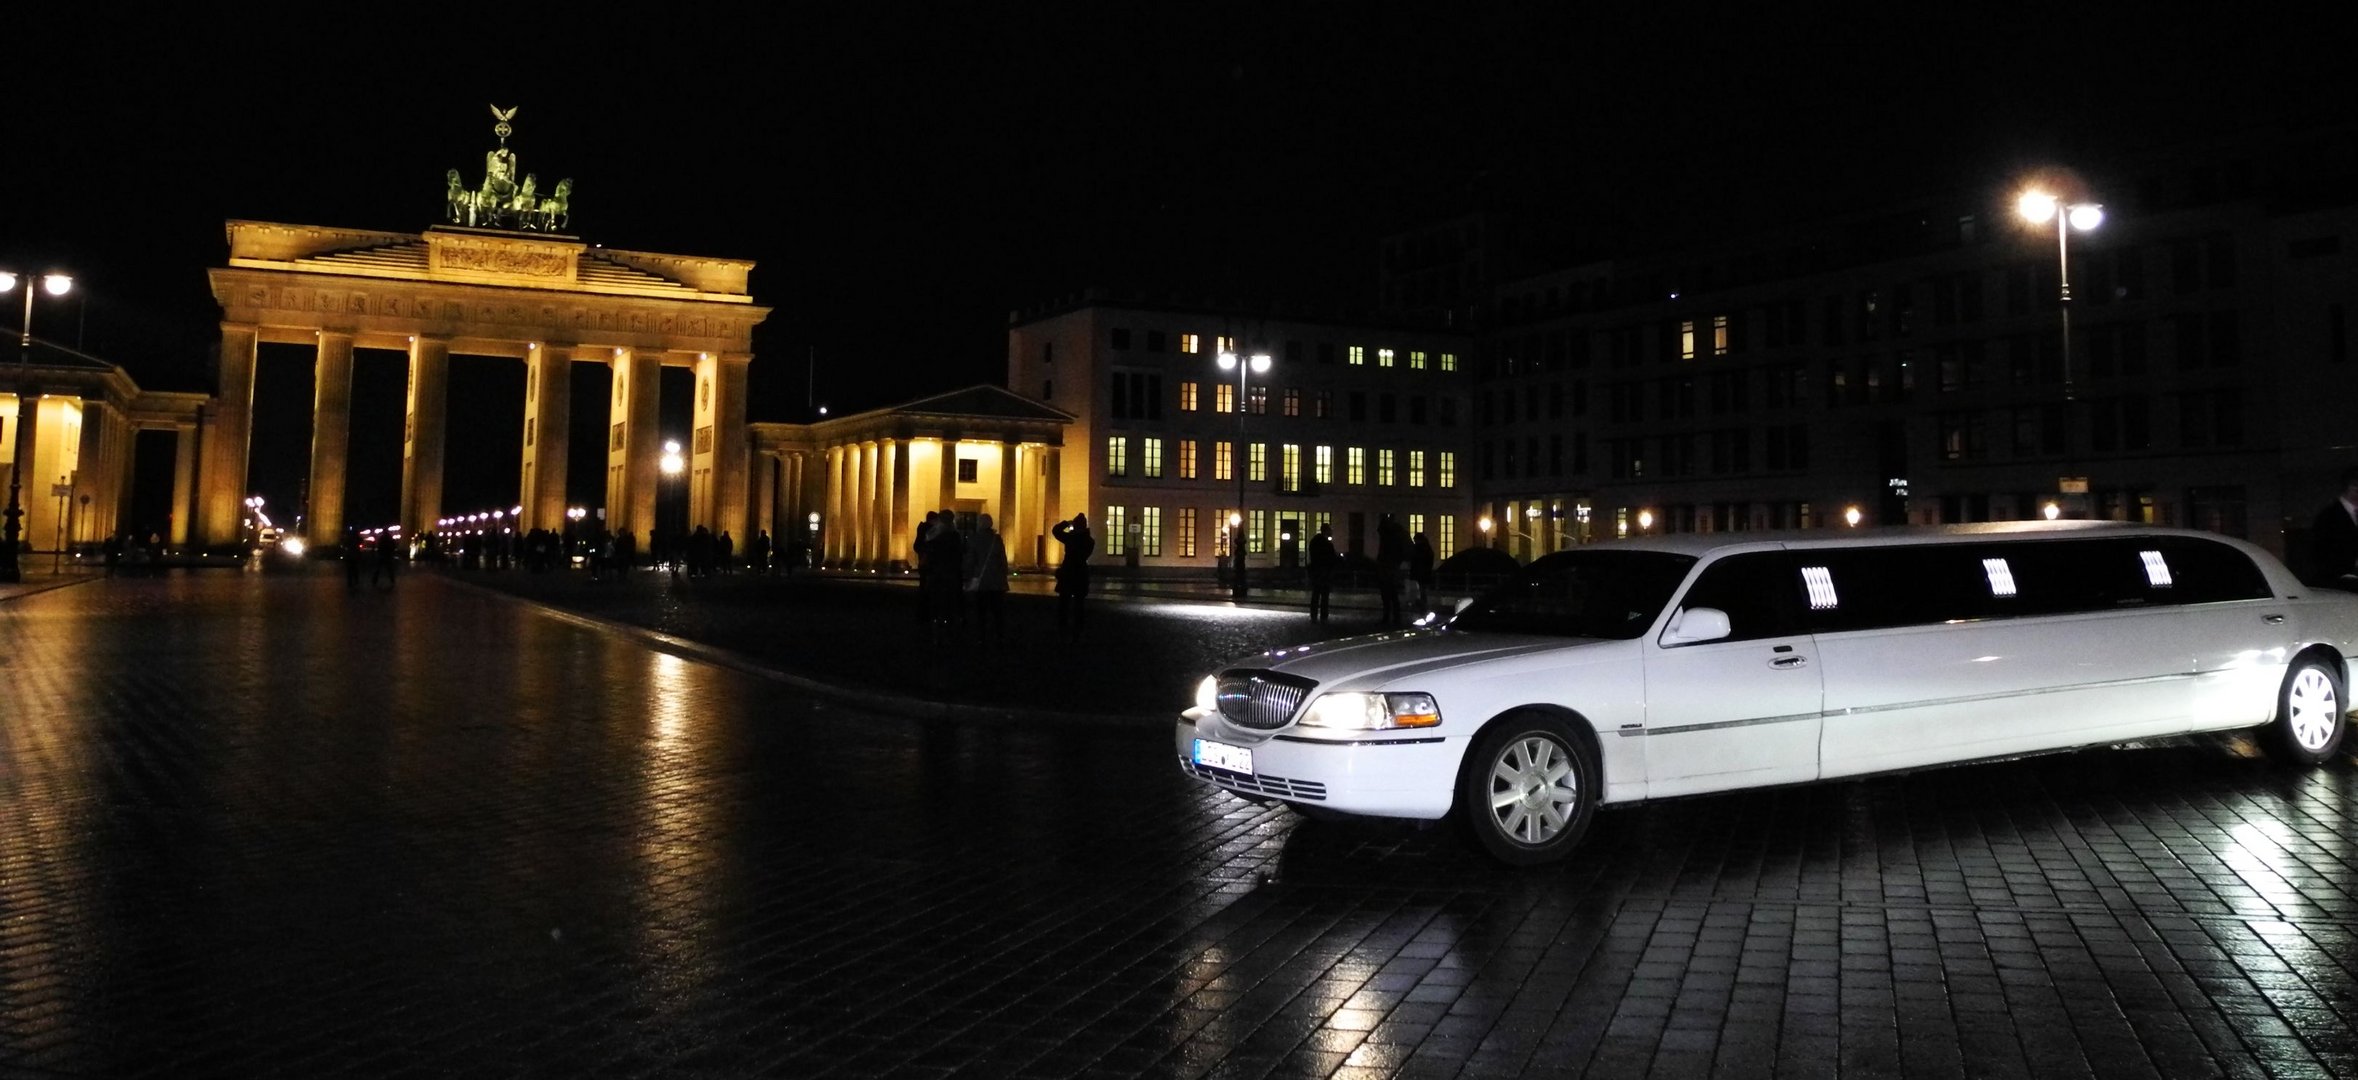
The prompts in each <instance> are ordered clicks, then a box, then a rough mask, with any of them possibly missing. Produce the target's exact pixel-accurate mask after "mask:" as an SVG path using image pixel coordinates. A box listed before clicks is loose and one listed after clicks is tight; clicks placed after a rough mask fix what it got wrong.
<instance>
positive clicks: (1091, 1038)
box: [0, 572, 2358, 1078]
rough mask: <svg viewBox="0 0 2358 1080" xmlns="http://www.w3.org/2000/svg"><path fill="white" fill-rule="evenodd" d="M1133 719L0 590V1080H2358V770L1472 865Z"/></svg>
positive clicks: (2090, 774) (500, 632)
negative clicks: (944, 701)
mask: <svg viewBox="0 0 2358 1080" xmlns="http://www.w3.org/2000/svg"><path fill="white" fill-rule="evenodd" d="M1169 758H1170V752H1169V749H1168V733H1167V731H1166V730H1164V729H1161V728H1159V727H1151V728H1150V727H1144V726H1138V727H1131V726H1120V725H1085V724H1063V723H1036V724H1011V723H1004V722H976V723H960V722H948V721H938V720H933V721H929V720H915V719H903V718H895V717H892V716H886V715H877V714H873V713H870V712H867V711H863V710H857V709H850V708H846V707H843V706H841V705H838V704H830V703H828V702H826V701H823V700H818V699H814V698H812V697H811V696H809V695H807V694H805V693H803V692H801V691H799V690H796V689H794V688H793V687H791V686H789V685H787V684H785V683H781V682H779V681H777V680H774V679H767V678H763V677H760V676H758V675H755V674H749V673H746V672H744V671H741V670H736V669H732V668H727V667H721V666H714V665H709V664H704V663H699V662H695V661H692V660H687V659H682V658H680V657H679V656H677V655H673V654H672V653H669V652H665V651H659V650H654V649H650V648H647V647H646V646H644V645H643V644H641V643H640V642H639V641H638V640H636V639H635V638H632V637H630V636H627V635H621V634H616V633H610V632H604V631H600V630H597V629H594V628H589V627H585V626H582V625H580V624H579V623H576V622H568V621H565V620H561V619H556V618H551V617H549V616H547V615H545V614H541V613H539V612H537V611H536V610H535V609H533V608H532V607H530V606H528V605H525V604H521V603H517V602H515V601H513V600H511V599H508V598H505V597H501V596H497V595H494V594H490V593H487V592H483V591H481V590H475V589H469V588H464V587H461V586H458V585H455V584H452V583H450V582H446V581H440V580H436V579H433V578H431V577H424V578H413V579H406V580H404V581H403V582H402V583H401V585H400V586H399V587H398V588H397V589H395V590H394V591H393V592H392V593H390V594H381V593H374V592H363V593H359V594H347V593H346V592H345V591H344V590H343V588H342V585H341V582H339V581H336V580H334V579H332V578H302V577H276V578H274V577H267V576H262V575H251V574H248V575H237V574H231V573H226V572H215V573H210V574H205V575H194V576H191V575H183V576H178V577H168V578H164V579H160V580H155V579H151V580H138V581H122V580H115V581H98V582H91V583H87V584H79V585H72V586H68V587H65V588H58V589H53V590H49V591H45V592H39V593H34V594H29V595H17V596H14V597H12V598H9V599H5V600H0V1076H8V1077H20V1076H21V1077H46V1076H68V1075H71V1076H171V1077H182V1076H237V1077H253V1076H303V1077H311V1076H332V1075H347V1074H357V1075H367V1076H410V1075H418V1076H424V1075H484V1076H516V1075H546V1076H573V1075H586V1076H649V1077H654V1076H664V1077H673V1076H686V1077H734V1076H751V1075H774V1076H792V1077H920V1078H925V1077H948V1076H960V1077H967V1076H973V1077H1024V1078H1029V1077H1038V1078H1055V1077H1083V1076H1086V1077H1097V1076H1106V1077H1120V1076H1179V1077H1197V1076H1217V1077H1258V1076H1276V1077H1313V1076H1337V1077H1385V1076H1402V1077H1444V1076H1484V1077H1487V1076H1549V1075H1574V1074H1582V1073H1587V1074H1591V1075H1597V1076H1639V1075H1647V1074H1651V1075H1658V1076H1665V1077H1705V1076H1730V1077H1750V1076H1768V1075H1781V1076H1809V1077H1815V1076H1836V1075H1839V1076H1846V1077H1864V1076H1909V1077H1968V1076H1970V1077H1985V1076H1999V1077H2008V1076H2024V1077H2029V1076H2038V1077H2046V1076H2100V1077H2115V1076H2119V1077H2143V1076H2170V1077H2176V1076H2213V1075H2230V1076H2329V1075H2358V1036H2353V1034H2352V1030H2353V1023H2352V1021H2353V1019H2354V1018H2358V948H2354V946H2358V941H2354V936H2358V896H2354V895H2353V894H2354V892H2358V870H2354V866H2353V862H2354V860H2358V835H2354V834H2358V814H2354V812H2353V806H2354V805H2358V781H2354V776H2358V774H2354V773H2353V769H2352V766H2351V763H2350V762H2349V761H2347V760H2342V761H2337V762H2335V763H2334V764H2332V765H2331V766H2329V767H2327V768H2325V769H2321V770H2317V771H2314V772H2310V773H2305V774H2304V773H2290V772H2285V771H2280V770H2279V769H2277V768H2275V767H2273V766H2271V765H2269V764H2267V763H2265V762H2263V761H2261V760H2258V759H2256V758H2254V757H2253V756H2252V755H2251V754H2250V751H2249V747H2248V746H2246V745H2244V744H2243V743H2241V742H2238V741H2233V740H2229V741H2224V742H2209V741H2205V742H2199V743H2171V744H2163V745H2155V746H2148V747H2143V748H2134V749H2124V750H2114V751H2107V752H2100V753H2088V754H2078V755H2068V756H2059V757H2049V758H2042V759H2037V760H2032V761H2025V762H2016V763H2009V764H2002V765H1993V766H1980V767H1973V768H1962V769H1950V770H1940V771H1932V772H1926V773H1920V774H1916V775H1912V776H1906V777H1899V778H1892V779H1882V780H1873V781H1865V782H1851V783H1841V784H1826V785H1815V786H1807V787H1800V788H1793V789H1786V790H1781V791H1773V792H1764V793H1757V794H1746V795H1737V796H1723V797H1713V798H1701V799H1690V800H1683V801H1674V802H1668V803H1664V804H1660V805H1656V806H1651V807H1644V808H1638V809H1631V810H1624V811H1617V812H1612V813H1608V814H1605V815H1603V816H1601V817H1600V818H1599V819H1598V822H1597V825H1596V827H1595V828H1594V829H1593V830H1592V832H1591V834H1590V840H1589V842H1588V844H1587V846H1586V847H1585V848H1583V849H1582V851H1581V852H1580V854H1579V856H1578V857H1577V858H1576V859H1575V860H1573V861H1572V862H1571V863H1569V864H1568V865H1565V866H1562V867H1559V868H1554V869H1549V870H1545V871H1539V872H1531V871H1511V870H1506V869H1503V868H1499V867H1496V866H1493V865H1490V864H1488V863H1486V862H1485V861H1483V860H1482V859H1480V858H1479V857H1477V856H1475V855H1474V854H1472V853H1471V852H1470V851H1469V850H1468V849H1467V848H1466V847H1465V846H1464V845H1463V844H1461V843H1460V842H1459V841H1458V840H1457V839H1456V838H1455V837H1454V836H1453V835H1452V834H1451V832H1450V831H1449V830H1448V829H1445V828H1444V829H1433V830H1426V831H1415V830H1409V829H1404V828H1385V827H1365V826H1360V827H1343V826H1332V825H1321V824H1315V823H1305V822H1303V821H1301V820H1299V819H1297V818H1295V817H1294V816H1293V815H1292V814H1291V813H1290V812H1287V811H1284V810H1277V809H1267V808H1262V807H1257V806H1253V805H1251V804H1247V803H1243V802H1240V801H1237V800H1235V799H1233V798H1230V797H1228V796H1226V795H1222V794H1219V793H1216V792H1211V791H1208V790H1205V789H1203V788H1201V787H1199V786H1197V785H1195V784H1194V783H1193V782H1191V781H1187V780H1185V779H1184V778H1182V777H1180V776H1179V775H1178V774H1177V770H1176V769H1175V768H1174V767H1173V765H1172V763H1171V761H1170V759H1169Z"/></svg>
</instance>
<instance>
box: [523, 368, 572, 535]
mask: <svg viewBox="0 0 2358 1080" xmlns="http://www.w3.org/2000/svg"><path fill="white" fill-rule="evenodd" d="M526 351H527V353H528V354H529V355H528V356H527V357H526V358H525V361H524V476H523V480H524V482H523V484H522V485H520V486H519V487H517V489H516V490H517V491H518V492H519V496H518V498H517V500H516V501H518V502H520V503H523V504H524V520H522V521H520V522H517V523H516V525H517V528H519V529H551V530H556V531H562V530H563V529H564V528H565V474H566V469H565V456H566V454H567V453H568V452H570V450H571V448H572V446H573V347H572V346H570V345H551V344H548V343H546V342H542V343H540V344H537V345H534V346H532V347H531V348H530V349H528V350H526Z"/></svg>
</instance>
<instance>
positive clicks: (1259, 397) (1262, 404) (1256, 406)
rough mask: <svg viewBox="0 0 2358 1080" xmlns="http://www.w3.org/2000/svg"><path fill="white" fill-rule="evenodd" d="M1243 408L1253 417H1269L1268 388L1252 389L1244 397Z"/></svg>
mask: <svg viewBox="0 0 2358 1080" xmlns="http://www.w3.org/2000/svg"><path fill="white" fill-rule="evenodd" d="M1245 407H1246V408H1248V409H1250V410H1252V414H1253V415H1254V416H1267V415H1269V388H1268V387H1266V386H1256V387H1253V388H1252V389H1251V390H1250V391H1248V392H1247V393H1246V395H1245Z"/></svg>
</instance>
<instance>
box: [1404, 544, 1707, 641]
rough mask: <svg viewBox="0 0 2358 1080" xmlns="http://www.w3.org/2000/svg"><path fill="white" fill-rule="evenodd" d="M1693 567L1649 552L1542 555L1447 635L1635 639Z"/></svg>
mask: <svg viewBox="0 0 2358 1080" xmlns="http://www.w3.org/2000/svg"><path fill="white" fill-rule="evenodd" d="M1694 565H1695V560H1694V557H1693V556H1689V555H1671V554H1666V553H1663V552H1654V551H1609V552H1608V551H1566V552H1559V553H1557V554H1554V555H1550V556H1547V557H1546V558H1543V559H1540V560H1538V561H1537V562H1534V563H1532V564H1531V565H1530V566H1527V567H1524V568H1523V572H1522V573H1520V574H1518V575H1516V576H1515V578H1514V579H1513V580H1512V581H1509V582H1507V583H1506V584H1504V585H1501V586H1499V587H1498V588H1496V589H1493V590H1491V591H1490V592H1489V593H1487V594H1484V595H1483V596H1482V597H1481V598H1480V599H1478V600H1476V601H1474V603H1473V606H1471V607H1468V608H1466V609H1465V610H1464V611H1461V612H1459V613H1458V614H1457V617H1456V618H1454V619H1451V620H1450V622H1449V627H1450V629H1452V630H1467V631H1475V632H1490V633H1501V634H1550V635H1556V636H1561V637H1595V638H1622V639H1628V638H1634V637H1637V636H1638V635H1640V634H1643V633H1645V632H1646V628H1647V627H1648V626H1651V625H1653V622H1654V618H1655V617H1656V616H1657V615H1660V614H1661V613H1662V607H1663V605H1665V604H1667V603H1669V602H1670V594H1671V592H1672V591H1674V590H1676V589H1677V588H1678V585H1679V582H1681V581H1684V580H1685V579H1686V576H1687V571H1688V570H1689V569H1692V568H1693V567H1694Z"/></svg>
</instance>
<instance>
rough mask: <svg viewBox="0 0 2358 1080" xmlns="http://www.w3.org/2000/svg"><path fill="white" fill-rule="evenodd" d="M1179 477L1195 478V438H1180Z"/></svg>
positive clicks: (1184, 478)
mask: <svg viewBox="0 0 2358 1080" xmlns="http://www.w3.org/2000/svg"><path fill="white" fill-rule="evenodd" d="M1179 479H1181V480H1193V479H1195V440H1194V439H1181V440H1179Z"/></svg>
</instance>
